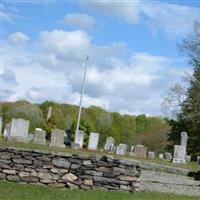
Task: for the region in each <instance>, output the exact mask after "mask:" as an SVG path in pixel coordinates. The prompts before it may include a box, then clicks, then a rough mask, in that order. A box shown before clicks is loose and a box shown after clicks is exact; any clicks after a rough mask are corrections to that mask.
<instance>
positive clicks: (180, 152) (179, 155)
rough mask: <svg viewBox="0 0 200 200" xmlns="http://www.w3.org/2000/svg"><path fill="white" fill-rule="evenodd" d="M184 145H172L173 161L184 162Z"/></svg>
mask: <svg viewBox="0 0 200 200" xmlns="http://www.w3.org/2000/svg"><path fill="white" fill-rule="evenodd" d="M185 157H186V147H185V146H181V145H174V155H173V160H172V162H173V163H185V162H186V160H185Z"/></svg>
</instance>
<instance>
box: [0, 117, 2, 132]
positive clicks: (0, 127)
mask: <svg viewBox="0 0 200 200" xmlns="http://www.w3.org/2000/svg"><path fill="white" fill-rule="evenodd" d="M1 131H2V117H0V135H1Z"/></svg>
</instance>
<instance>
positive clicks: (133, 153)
mask: <svg viewBox="0 0 200 200" xmlns="http://www.w3.org/2000/svg"><path fill="white" fill-rule="evenodd" d="M134 151H135V146H134V145H132V146H131V150H130V152H129V155H130V156H134V155H135V152H134Z"/></svg>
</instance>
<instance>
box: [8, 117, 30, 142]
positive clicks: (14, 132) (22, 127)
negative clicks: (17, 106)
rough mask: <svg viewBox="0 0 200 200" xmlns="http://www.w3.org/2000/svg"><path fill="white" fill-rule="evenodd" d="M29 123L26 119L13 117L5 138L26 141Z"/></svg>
mask: <svg viewBox="0 0 200 200" xmlns="http://www.w3.org/2000/svg"><path fill="white" fill-rule="evenodd" d="M29 125H30V122H29V121H28V120H24V119H14V118H13V119H12V121H11V126H10V132H9V134H8V136H7V138H8V139H9V140H15V141H17V142H28V132H29Z"/></svg>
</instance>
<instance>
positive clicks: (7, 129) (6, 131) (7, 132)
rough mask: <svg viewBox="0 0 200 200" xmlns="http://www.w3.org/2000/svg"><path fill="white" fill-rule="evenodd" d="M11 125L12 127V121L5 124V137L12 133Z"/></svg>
mask: <svg viewBox="0 0 200 200" xmlns="http://www.w3.org/2000/svg"><path fill="white" fill-rule="evenodd" d="M10 127H11V123H7V124H6V125H5V128H4V131H3V137H4V138H5V139H8V136H9V134H10Z"/></svg>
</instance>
